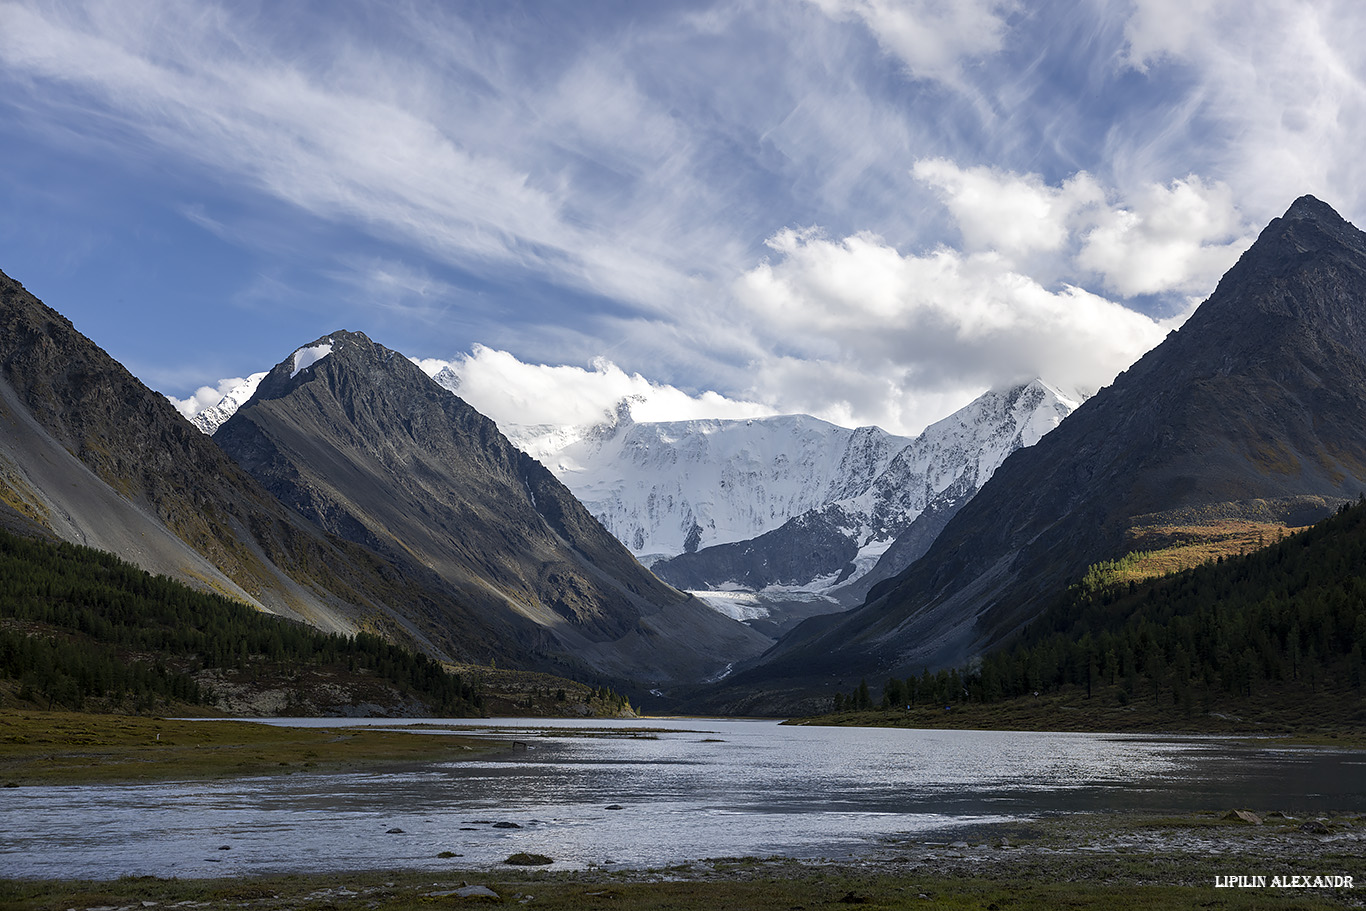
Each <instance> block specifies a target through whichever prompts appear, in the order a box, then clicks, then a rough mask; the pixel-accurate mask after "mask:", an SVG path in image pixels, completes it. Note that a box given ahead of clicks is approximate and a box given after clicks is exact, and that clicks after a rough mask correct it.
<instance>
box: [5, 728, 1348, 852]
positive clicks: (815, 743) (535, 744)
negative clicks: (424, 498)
mask: <svg viewBox="0 0 1366 911" xmlns="http://www.w3.org/2000/svg"><path fill="white" fill-rule="evenodd" d="M204 723H206V724H211V723H213V722H204ZM271 723H293V724H301V725H316V726H323V727H340V726H343V725H348V724H384V725H388V726H397V727H404V726H410V727H411V726H415V725H424V726H425V725H431V724H440V725H448V726H450V727H451V728H452V729H454V730H458V731H459V732H460V733H469V732H470V730H475V731H478V732H483V733H485V734H487V735H489V736H498V737H504V738H506V737H515V738H517V739H519V740H521V741H524V742H525V743H527V744H528V748H526V749H520V748H519V749H516V750H514V751H511V752H505V753H500V754H497V755H494V756H490V757H484V758H480V759H477V760H474V761H471V762H462V763H443V764H433V765H427V766H422V767H417V768H411V769H404V770H402V771H396V772H395V771H389V772H385V773H382V774H378V773H366V774H322V773H319V774H298V775H291V776H278V777H263V778H248V779H236V780H221V781H195V782H177V783H169V784H168V783H164V782H163V783H157V784H146V785H142V784H138V785H123V786H108V785H100V786H88V787H86V786H72V787H20V788H13V789H6V790H5V791H3V792H2V793H3V797H0V876H11V877H13V876H19V877H37V878H48V877H52V878H55V877H90V878H97V879H106V878H113V877H118V876H125V875H156V876H179V877H200V876H227V875H239V874H257V873H270V872H293V871H327V870H339V871H340V870H359V869H397V868H405V869H432V870H440V869H450V868H451V867H452V866H462V867H486V866H491V865H494V864H497V863H499V862H500V861H502V860H503V859H505V858H506V857H507V856H508V855H509V854H512V853H514V852H517V851H527V852H533V853H539V854H545V855H548V856H550V857H552V858H554V859H555V861H556V863H555V866H554V867H553V869H567V868H584V867H589V866H599V865H601V866H609V867H610V866H622V867H659V866H666V865H670V864H675V863H682V862H686V861H689V860H697V859H702V858H709V857H735V856H771V855H783V856H789V857H797V858H822V857H826V858H850V857H857V856H862V855H866V854H867V853H868V852H869V851H871V850H875V849H877V848H879V847H885V846H887V845H895V844H896V843H897V842H906V841H917V842H919V841H928V840H952V839H953V838H954V837H955V836H954V832H955V831H961V830H963V828H964V827H969V826H974V825H979V824H983V823H992V822H1004V821H1012V820H1028V819H1031V818H1037V817H1040V816H1050V815H1057V814H1063V813H1075V812H1090V811H1113V810H1144V811H1156V812H1183V811H1192V810H1223V809H1228V808H1231V807H1235V806H1237V807H1243V806H1250V807H1253V808H1256V809H1259V810H1272V809H1279V810H1283V811H1285V812H1288V813H1292V814H1294V815H1301V814H1308V813H1315V812H1327V811H1332V810H1337V811H1360V810H1363V809H1366V753H1363V752H1361V751H1353V750H1334V749H1316V748H1304V749H1300V748H1285V747H1278V746H1272V745H1269V744H1256V743H1249V742H1246V741H1236V740H1227V739H1220V738H1203V737H1146V736H1132V735H1102V734H1050V733H1016V732H989V731H930V730H903V729H878V728H819V727H796V726H780V725H779V724H777V723H776V722H769V721H736V720H729V719H727V720H713V719H695V718H694V719H671V720H665V721H661V720H659V719H647V720H640V721H617V720H613V721H597V722H594V721H563V720H527V719H494V720H479V721H470V720H468V719H455V720H450V721H433V720H427V719H424V720H422V721H408V722H395V721H376V720H363V721H350V720H341V719H299V720H294V721H290V722H278V721H276V722H271ZM496 824H502V825H501V826H500V825H496ZM513 826H515V828H514V827H513ZM441 852H451V853H453V854H455V855H458V856H457V857H454V858H448V859H443V858H438V856H437V855H438V854H439V853H441Z"/></svg>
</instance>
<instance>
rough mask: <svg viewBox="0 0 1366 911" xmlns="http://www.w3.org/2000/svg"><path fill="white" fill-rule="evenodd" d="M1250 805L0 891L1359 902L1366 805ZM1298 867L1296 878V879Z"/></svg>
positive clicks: (579, 901) (788, 902)
mask: <svg viewBox="0 0 1366 911" xmlns="http://www.w3.org/2000/svg"><path fill="white" fill-rule="evenodd" d="M1256 817H1257V818H1258V819H1259V820H1260V823H1259V824H1253V823H1250V822H1246V821H1244V820H1243V819H1240V818H1237V817H1233V818H1230V814H1229V813H1228V812H1227V811H1210V812H1207V813H1200V814H1188V815H1185V816H1177V817H1170V816H1156V815H1150V814H1105V813H1083V814H1073V815H1069V816H1058V817H1051V818H1047V819H1040V820H1032V821H1025V822H1014V823H1001V824H990V825H983V826H979V827H974V828H973V829H971V830H964V829H957V830H952V831H951V832H946V833H945V834H944V835H943V837H944V838H952V839H953V840H952V841H943V840H939V838H938V837H935V836H931V837H916V838H914V839H908V840H904V841H898V840H895V839H889V840H884V841H883V842H882V843H880V844H878V845H876V846H874V847H873V848H871V849H870V851H869V853H868V856H867V857H864V858H860V859H856V860H842V861H822V860H793V859H788V858H782V857H773V858H754V857H744V858H714V859H708V860H699V861H694V862H689V863H680V864H675V865H672V866H668V867H663V868H644V869H632V868H625V867H592V868H589V869H585V870H572V871H556V870H555V869H554V867H553V864H552V865H551V866H550V867H549V868H547V869H544V870H539V869H538V870H534V871H533V870H528V869H526V868H518V867H515V866H510V865H506V864H502V865H497V866H496V867H495V868H493V869H461V868H459V867H456V866H452V867H451V868H449V869H448V870H441V871H432V870H424V871H411V870H409V871H403V870H400V871H383V870H380V871H369V872H356V873H337V872H328V873H303V874H289V875H259V876H257V875H253V876H243V877H233V878H228V879H181V878H175V879H165V878H158V877H124V878H121V879H118V880H112V881H105V882H93V881H84V882H83V881H62V880H34V879H24V880H0V900H3V902H4V903H5V905H6V907H9V908H13V909H15V911H29V909H32V911H39V909H50V908H76V909H81V908H94V907H106V908H123V907H127V908H133V909H138V911H142V909H150V908H155V907H158V906H170V905H176V906H177V907H179V908H188V909H217V908H228V907H234V908H250V909H262V911H273V909H276V908H286V907H297V906H299V905H302V904H317V905H319V906H327V907H333V908H336V909H338V911H351V909H356V911H359V909H387V908H395V909H397V908H411V907H419V906H423V905H430V904H431V903H432V902H449V901H464V900H475V899H480V898H482V899H483V900H486V901H498V902H508V903H523V904H529V905H532V906H534V907H554V908H580V907H584V908H586V907H601V904H602V902H603V900H604V899H611V905H612V907H614V908H619V909H626V911H630V909H636V908H660V907H668V908H692V907H696V908H704V907H746V908H755V909H766V908H773V909H775V911H776V909H780V908H781V909H787V908H791V907H793V905H794V903H796V904H801V905H802V906H803V907H808V908H810V907H819V906H824V905H828V906H831V907H834V906H838V905H843V904H867V905H870V906H874V907H876V906H886V905H898V906H899V905H900V903H902V902H905V901H908V900H912V899H932V900H933V904H930V905H927V907H976V908H981V907H989V906H990V905H991V903H993V902H998V903H1002V904H1001V905H1000V906H1001V907H1005V905H1004V904H1003V902H1004V901H1007V900H1008V901H1009V902H1010V904H1009V907H1011V908H1032V907H1039V908H1045V907H1056V906H1058V905H1060V904H1066V906H1067V907H1073V908H1097V909H1106V911H1111V909H1113V908H1114V907H1153V908H1158V907H1180V906H1194V905H1196V904H1209V903H1211V902H1214V901H1216V900H1217V901H1219V902H1221V904H1220V906H1221V907H1234V908H1242V907H1249V908H1253V907H1256V908H1265V907H1280V906H1282V905H1283V904H1285V905H1291V904H1293V906H1294V907H1327V908H1333V907H1359V906H1360V905H1361V904H1362V899H1363V898H1366V892H1363V891H1359V890H1363V889H1366V861H1364V860H1363V858H1364V857H1366V817H1362V816H1360V815H1341V816H1332V817H1324V818H1315V819H1312V820H1310V819H1305V820H1295V819H1288V818H1281V817H1276V816H1274V815H1273V813H1271V812H1267V813H1265V814H1261V813H1259V814H1256ZM1231 876H1235V877H1236V876H1242V877H1246V878H1245V879H1243V880H1236V879H1235V880H1230V879H1229V878H1228V877H1231ZM1256 877H1261V878H1262V880H1260V881H1259V880H1258V879H1256ZM1293 877H1301V880H1300V883H1302V884H1293V885H1292V878H1293ZM1306 877H1307V878H1310V879H1305V878H1306ZM1315 877H1317V880H1314V879H1312V878H1315ZM1334 878H1335V879H1334ZM1347 879H1350V881H1351V885H1350V887H1347V886H1345V885H1344V883H1345V882H1346V880H1347ZM1259 883H1260V884H1259ZM1325 884H1327V885H1325ZM462 892H463V893H465V894H463V895H462V894H461V893H462ZM149 903H150V904H149Z"/></svg>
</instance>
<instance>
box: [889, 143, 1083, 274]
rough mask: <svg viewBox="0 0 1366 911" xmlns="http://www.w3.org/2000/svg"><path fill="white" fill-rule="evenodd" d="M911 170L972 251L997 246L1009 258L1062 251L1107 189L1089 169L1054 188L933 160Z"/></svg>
mask: <svg viewBox="0 0 1366 911" xmlns="http://www.w3.org/2000/svg"><path fill="white" fill-rule="evenodd" d="M911 173H913V174H914V175H915V177H916V179H918V180H920V181H922V182H924V183H926V184H928V185H929V186H931V187H933V188H934V189H935V190H936V191H937V192H938V193H939V196H940V199H941V200H942V201H943V202H944V205H945V206H947V207H948V209H949V211H950V212H951V213H953V217H954V219H955V220H956V221H957V222H958V229H959V231H961V232H962V234H963V242H964V244H965V245H966V247H967V249H968V250H969V251H986V250H994V251H996V252H998V253H1001V254H1003V255H1005V256H1008V257H1011V258H1016V257H1020V256H1023V255H1026V254H1029V253H1033V252H1037V251H1058V250H1062V249H1063V248H1064V247H1065V246H1066V245H1067V243H1068V241H1069V236H1070V234H1071V231H1072V227H1073V223H1074V220H1075V217H1076V214H1077V212H1078V211H1079V210H1081V209H1083V208H1087V207H1091V206H1097V205H1102V204H1104V202H1105V191H1104V190H1103V189H1102V188H1101V187H1100V185H1099V184H1098V183H1097V182H1096V180H1095V179H1094V178H1093V177H1091V175H1090V174H1087V173H1085V172H1080V173H1078V174H1075V175H1073V176H1072V177H1071V178H1069V179H1068V180H1066V181H1065V182H1064V183H1063V184H1062V186H1059V187H1050V186H1048V185H1046V184H1045V183H1044V181H1043V178H1041V177H1039V176H1038V175H1037V174H1015V173H1012V172H1009V171H1004V170H1001V169H999V168H989V167H976V168H961V167H959V166H958V165H957V164H955V163H953V162H951V161H949V160H947V159H944V158H934V159H924V160H921V161H917V162H916V163H915V167H914V168H912V171H911Z"/></svg>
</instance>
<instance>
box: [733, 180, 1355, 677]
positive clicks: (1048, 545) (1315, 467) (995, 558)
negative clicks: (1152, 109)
mask: <svg viewBox="0 0 1366 911" xmlns="http://www.w3.org/2000/svg"><path fill="white" fill-rule="evenodd" d="M1363 490H1366V234H1363V233H1362V232H1361V231H1359V230H1357V229H1356V228H1355V227H1353V226H1352V225H1350V224H1348V223H1347V222H1346V221H1344V220H1343V219H1342V218H1341V217H1340V216H1339V215H1338V214H1337V213H1336V212H1334V211H1333V210H1332V209H1331V208H1330V207H1329V206H1327V205H1325V204H1324V203H1322V202H1320V201H1319V200H1317V199H1314V198H1313V197H1309V196H1306V197H1303V198H1301V199H1299V200H1296V201H1295V203H1294V204H1293V205H1292V206H1291V207H1290V209H1289V210H1288V211H1287V212H1286V213H1285V215H1284V216H1282V217H1281V218H1278V219H1276V220H1274V221H1272V222H1271V224H1270V225H1268V226H1267V228H1266V229H1265V230H1264V231H1263V232H1262V234H1261V236H1260V237H1259V238H1258V239H1257V241H1256V243H1255V244H1254V245H1253V246H1252V247H1251V248H1250V249H1248V251H1247V252H1246V253H1245V254H1244V255H1243V256H1242V258H1241V259H1240V260H1239V262H1238V263H1237V264H1236V265H1235V266H1234V267H1233V268H1232V269H1230V270H1229V272H1228V273H1227V274H1226V275H1225V276H1224V277H1223V279H1222V280H1221V281H1220V282H1219V285H1218V287H1217V288H1216V289H1215V292H1214V293H1213V294H1212V295H1211V296H1210V298H1209V299H1208V300H1207V301H1205V302H1204V303H1203V304H1202V305H1201V306H1200V307H1199V309H1198V310H1197V311H1196V312H1195V313H1194V314H1193V315H1192V316H1191V317H1190V319H1189V320H1188V321H1187V322H1186V324H1185V325H1184V326H1182V327H1181V329H1180V330H1178V331H1176V332H1173V333H1171V334H1170V335H1169V336H1168V337H1167V339H1166V340H1165V341H1163V342H1162V344H1160V345H1159V346H1158V347H1156V348H1154V349H1153V350H1152V351H1150V352H1149V353H1148V354H1147V355H1145V356H1144V357H1143V358H1142V359H1141V360H1139V361H1138V362H1137V363H1136V364H1134V365H1133V367H1131V368H1130V369H1129V370H1127V371H1126V372H1124V373H1123V374H1121V375H1120V376H1119V377H1118V378H1117V379H1116V380H1115V382H1114V383H1113V384H1112V385H1111V386H1109V387H1107V388H1106V389H1103V390H1101V392H1100V393H1099V394H1097V395H1096V396H1095V397H1094V398H1092V399H1091V400H1089V401H1088V402H1086V404H1084V405H1083V406H1081V407H1080V408H1079V409H1078V410H1077V411H1076V412H1074V413H1073V414H1072V415H1071V416H1070V417H1068V418H1067V419H1066V420H1065V421H1063V422H1062V424H1061V425H1060V426H1059V427H1058V429H1056V430H1054V431H1053V432H1052V433H1050V434H1048V435H1047V436H1046V437H1044V438H1043V439H1042V440H1041V441H1040V442H1039V443H1038V444H1037V445H1035V446H1033V447H1031V448H1028V449H1022V450H1020V451H1018V452H1016V453H1015V454H1014V455H1012V456H1011V457H1010V458H1008V459H1007V460H1006V461H1005V463H1004V464H1003V465H1002V466H1001V467H1000V468H999V469H998V470H997V472H996V473H995V474H994V475H993V476H992V478H991V480H990V481H988V482H987V484H986V485H985V486H983V488H982V490H981V491H980V492H979V493H978V494H977V496H976V497H974V498H973V499H972V500H971V501H970V502H969V503H968V504H967V505H966V506H965V507H964V508H963V509H962V511H961V512H959V513H958V515H957V516H955V517H954V519H953V520H952V521H951V522H950V523H949V524H948V526H947V527H946V528H945V529H944V531H943V532H942V533H941V534H940V536H939V537H938V539H937V540H936V541H935V543H934V545H933V546H932V547H931V548H930V550H929V552H928V553H927V554H926V555H925V556H924V557H923V558H922V559H920V560H919V561H917V562H916V563H915V564H913V565H912V566H911V567H910V568H909V569H908V570H906V571H905V572H903V573H902V574H901V575H899V576H897V577H896V578H894V579H891V580H888V581H887V582H884V583H882V584H881V585H880V586H878V587H876V588H874V589H873V590H872V592H870V594H869V597H868V599H867V601H866V602H865V603H864V605H863V606H862V607H860V608H857V609H856V610H854V611H851V612H849V613H847V614H843V615H839V616H837V617H834V618H821V619H820V620H817V621H809V622H808V623H807V624H805V625H804V626H803V627H799V628H798V629H797V630H794V631H793V633H792V634H791V635H790V636H788V637H787V638H786V639H785V640H784V641H783V642H782V643H780V645H779V647H778V648H776V649H775V650H774V652H772V653H771V654H770V655H769V656H768V657H767V658H766V663H765V664H764V665H762V666H761V667H759V668H757V669H755V670H754V671H753V672H751V673H750V674H749V675H748V676H747V678H744V679H747V680H748V681H749V683H750V684H756V683H758V684H761V685H766V686H772V685H773V683H774V681H776V680H777V679H781V678H790V679H793V680H805V681H808V682H814V681H817V680H824V681H826V682H833V681H834V680H836V679H842V680H845V681H847V680H848V679H849V676H850V675H851V674H852V676H853V679H855V680H857V679H858V677H859V676H860V675H861V674H867V675H868V676H869V679H870V680H871V679H877V676H875V675H880V676H884V677H885V676H886V675H887V674H888V673H892V672H899V673H919V672H920V670H921V669H922V668H923V667H926V666H928V667H935V666H944V665H953V664H958V663H960V662H962V661H964V660H966V659H968V658H970V657H971V656H972V655H974V654H979V653H980V652H981V651H983V650H984V649H987V648H989V647H991V646H992V645H993V644H994V643H997V642H999V641H1001V640H1002V638H1003V637H1005V636H1008V635H1009V634H1010V633H1011V632H1012V631H1014V630H1016V629H1017V628H1019V627H1020V626H1021V625H1022V624H1025V623H1027V622H1028V621H1029V620H1030V618H1032V617H1033V616H1035V615H1036V614H1037V613H1038V612H1039V611H1040V610H1041V609H1042V608H1043V607H1044V606H1046V605H1047V603H1049V601H1050V600H1051V599H1052V598H1054V597H1055V596H1056V595H1057V594H1058V593H1059V592H1060V590H1062V589H1063V588H1064V587H1065V586H1066V585H1068V584H1070V583H1072V582H1075V581H1077V580H1078V579H1079V578H1080V576H1081V575H1082V574H1083V573H1084V572H1085V570H1086V568H1087V567H1088V566H1089V565H1091V564H1094V563H1096V562H1098V561H1101V560H1106V559H1113V558H1115V557H1118V556H1121V555H1123V554H1125V553H1127V552H1129V551H1130V550H1132V549H1134V545H1133V541H1134V537H1133V536H1134V533H1135V532H1136V531H1141V530H1142V529H1144V528H1145V527H1155V526H1166V527H1173V526H1175V527H1179V526H1183V525H1184V526H1190V525H1196V524H1201V523H1207V522H1209V521H1213V520H1221V519H1257V520H1262V521H1272V522H1280V523H1283V524H1291V525H1294V524H1302V523H1305V522H1308V521H1312V520H1314V519H1316V518H1319V517H1321V516H1322V515H1324V514H1326V513H1327V512H1328V510H1329V509H1331V508H1332V506H1333V505H1335V504H1337V503H1339V502H1341V501H1343V500H1345V499H1354V498H1356V497H1357V496H1358V495H1359V494H1360V493H1361V492H1362V491H1363ZM737 682H740V681H737Z"/></svg>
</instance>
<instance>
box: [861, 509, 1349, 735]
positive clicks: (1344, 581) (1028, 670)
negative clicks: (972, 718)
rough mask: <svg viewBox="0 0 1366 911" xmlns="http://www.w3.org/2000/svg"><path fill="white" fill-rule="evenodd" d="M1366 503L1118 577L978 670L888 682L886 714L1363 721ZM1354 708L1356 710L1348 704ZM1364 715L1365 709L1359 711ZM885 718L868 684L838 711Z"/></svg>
mask: <svg viewBox="0 0 1366 911" xmlns="http://www.w3.org/2000/svg"><path fill="white" fill-rule="evenodd" d="M1363 652H1366V502H1361V501H1359V502H1358V503H1356V504H1354V505H1348V506H1343V507H1342V508H1340V509H1339V510H1338V512H1337V513H1336V514H1335V515H1333V516H1331V517H1329V518H1328V519H1325V520H1323V521H1322V522H1320V523H1319V524H1317V525H1315V526H1313V527H1312V528H1309V529H1306V530H1305V531H1303V532H1300V533H1298V534H1295V535H1292V536H1289V537H1286V538H1284V539H1282V540H1281V541H1279V542H1277V543H1275V544H1272V545H1270V546H1268V547H1266V548H1264V549H1261V550H1258V551H1255V552H1252V553H1250V554H1247V555H1244V556H1239V557H1233V558H1229V559H1224V558H1220V559H1219V560H1217V561H1213V562H1209V563H1206V564H1204V565H1202V566H1198V567H1195V568H1193V569H1188V570H1185V571H1182V572H1180V573H1176V574H1173V575H1169V576H1166V577H1163V578H1161V579H1156V580H1149V581H1146V582H1137V583H1136V582H1126V583H1111V582H1108V581H1107V573H1106V572H1105V571H1104V567H1100V568H1098V569H1096V570H1095V571H1093V572H1091V573H1089V574H1088V575H1087V577H1086V579H1085V580H1083V581H1082V582H1081V583H1078V584H1077V585H1075V586H1073V587H1072V588H1070V589H1069V590H1068V591H1067V592H1066V594H1065V595H1064V596H1062V597H1061V598H1059V600H1058V601H1057V602H1056V603H1055V604H1054V605H1053V606H1052V607H1051V608H1050V609H1048V610H1047V611H1045V612H1044V613H1043V614H1041V615H1040V616H1039V617H1038V618H1037V619H1036V620H1035V621H1034V622H1033V623H1031V624H1030V625H1029V626H1028V627H1027V628H1026V629H1024V630H1023V631H1022V632H1021V633H1020V635H1019V636H1017V637H1016V639H1015V641H1014V642H1013V643H1012V644H1009V645H1007V646H1006V647H1004V648H1001V649H998V650H996V651H993V652H991V653H989V654H987V655H986V656H984V657H983V658H982V659H981V660H980V661H977V662H974V663H972V664H970V665H969V666H967V667H963V668H957V669H948V670H940V671H938V672H937V673H930V672H928V671H926V672H924V673H922V674H921V675H919V676H911V677H909V678H905V679H899V678H892V679H888V680H887V681H886V682H885V683H884V685H883V688H882V698H881V704H882V706H883V708H896V707H898V706H903V705H917V704H919V705H946V706H948V705H953V704H955V703H994V702H1000V701H1003V700H1010V699H1015V698H1018V697H1028V696H1035V695H1041V694H1050V693H1059V692H1064V691H1066V692H1073V693H1081V694H1084V695H1085V696H1087V697H1092V696H1097V697H1099V696H1102V695H1103V696H1104V697H1105V698H1112V699H1115V700H1117V701H1118V702H1119V703H1120V704H1121V705H1124V704H1135V705H1137V704H1143V705H1145V706H1149V707H1155V708H1159V709H1161V710H1162V711H1164V712H1166V713H1170V714H1172V715H1173V716H1176V717H1180V716H1182V715H1187V716H1188V715H1192V714H1195V713H1203V712H1207V711H1209V710H1210V709H1211V708H1212V707H1214V706H1216V705H1223V704H1227V703H1229V702H1230V701H1232V702H1243V703H1254V702H1256V701H1257V700H1259V699H1261V698H1262V697H1267V696H1271V695H1273V694H1275V695H1278V696H1281V697H1284V696H1286V695H1287V694H1289V695H1292V696H1298V697H1299V698H1301V699H1302V700H1304V701H1305V705H1306V706H1308V705H1309V704H1310V703H1311V702H1313V701H1314V700H1315V697H1320V696H1321V697H1324V698H1325V699H1331V700H1332V701H1333V702H1334V704H1335V705H1340V706H1344V707H1347V708H1349V709H1350V710H1349V711H1348V717H1350V718H1355V715H1358V714H1359V715H1362V716H1363V717H1362V718H1356V719H1355V720H1357V721H1362V720H1366V709H1363V708H1362V707H1361V706H1362V705H1363V704H1366V703H1363V695H1364V692H1363V687H1366V660H1364V659H1363ZM1344 700H1346V701H1345V703H1344ZM1352 706H1355V707H1354V708H1353V707H1352ZM873 707H874V703H873V699H872V695H871V694H870V692H869V689H868V687H867V685H866V682H865V683H863V684H861V685H860V686H859V688H857V689H856V690H854V691H853V692H852V693H850V694H848V695H847V696H846V695H844V694H837V696H836V699H835V709H836V711H857V710H863V709H871V708H873Z"/></svg>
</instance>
